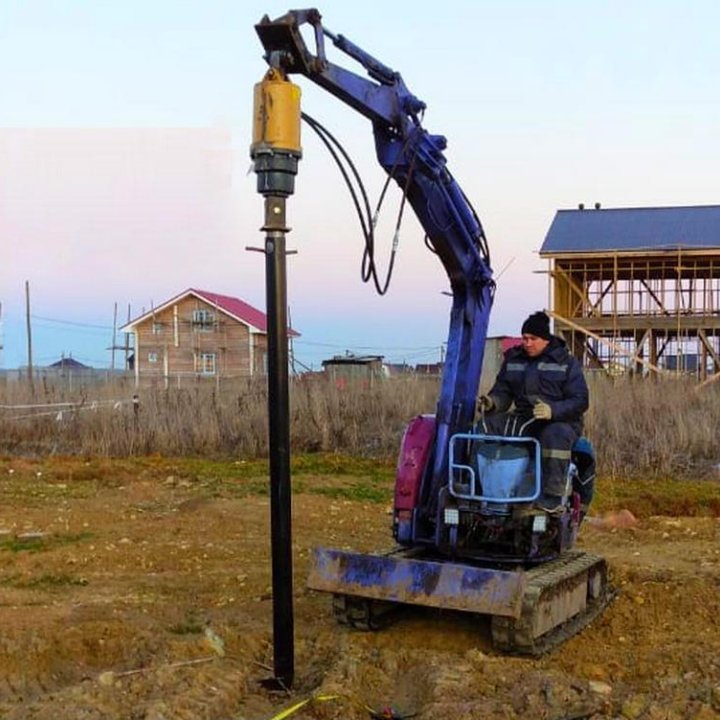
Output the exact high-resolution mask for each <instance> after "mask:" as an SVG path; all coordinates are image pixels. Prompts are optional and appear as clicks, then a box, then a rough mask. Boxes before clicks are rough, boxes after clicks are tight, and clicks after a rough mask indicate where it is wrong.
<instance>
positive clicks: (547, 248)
mask: <svg viewBox="0 0 720 720" xmlns="http://www.w3.org/2000/svg"><path fill="white" fill-rule="evenodd" d="M540 256H541V257H542V258H545V259H546V260H547V261H548V272H549V277H550V310H551V314H552V316H553V317H554V319H555V331H556V332H557V333H558V334H561V335H563V336H564V337H565V338H566V340H567V341H568V343H569V345H570V347H571V348H572V350H573V353H574V354H575V355H576V357H578V358H580V359H582V360H583V362H584V364H585V365H586V366H587V367H596V368H604V369H607V370H617V368H620V369H621V370H633V371H646V370H648V369H651V370H661V369H673V370H677V369H680V368H688V367H692V368H695V372H696V373H697V374H698V376H700V377H701V378H702V377H705V376H706V375H707V373H708V372H710V371H712V372H718V371H720V205H702V206H684V207H644V208H610V209H603V208H600V207H597V206H596V209H594V210H587V209H584V208H582V207H580V208H578V209H577V210H559V211H557V213H556V215H555V218H554V219H553V222H552V224H551V225H550V228H549V230H548V232H547V235H546V237H545V241H544V243H543V245H542V247H541V249H540ZM692 355H696V356H697V358H698V360H697V361H696V362H693V363H688V362H684V361H683V360H682V358H683V357H684V356H692Z"/></svg>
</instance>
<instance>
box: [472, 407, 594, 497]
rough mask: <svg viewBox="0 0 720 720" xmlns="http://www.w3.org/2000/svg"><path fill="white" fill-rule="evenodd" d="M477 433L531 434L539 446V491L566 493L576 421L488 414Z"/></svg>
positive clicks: (512, 435)
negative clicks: (540, 478)
mask: <svg viewBox="0 0 720 720" xmlns="http://www.w3.org/2000/svg"><path fill="white" fill-rule="evenodd" d="M477 430H478V432H482V433H486V434H488V435H501V436H504V437H520V436H522V437H534V438H535V439H536V440H537V441H538V442H539V443H540V448H541V458H540V459H541V469H542V491H543V493H545V494H546V495H556V496H561V495H565V489H566V488H565V484H566V481H567V470H568V464H569V463H570V451H571V450H572V446H573V445H574V444H575V442H576V440H577V439H578V438H579V437H580V434H581V430H582V429H581V427H580V426H579V424H577V423H566V422H554V421H552V420H535V419H534V418H523V417H520V416H519V415H515V414H514V413H490V414H489V415H486V416H485V420H484V424H483V421H482V420H481V421H480V422H479V423H478V425H477Z"/></svg>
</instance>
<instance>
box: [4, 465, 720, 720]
mask: <svg viewBox="0 0 720 720" xmlns="http://www.w3.org/2000/svg"><path fill="white" fill-rule="evenodd" d="M218 467H219V466H213V465H212V464H204V465H203V464H192V463H185V462H181V461H176V462H173V461H170V460H165V459H160V458H155V459H152V458H150V459H146V460H143V461H135V462H130V461H112V460H98V459H61V458H56V459H45V460H28V459H22V460H21V459H17V458H4V459H2V460H0V503H1V504H0V533H1V535H0V627H1V628H2V632H1V633H0V718H3V719H4V720H100V719H105V718H107V719H113V720H130V719H133V720H140V719H141V718H142V719H144V720H170V719H171V718H182V719H183V720H185V719H187V720H191V719H192V720H205V719H207V720H225V719H228V720H229V719H240V718H246V719H248V720H261V719H264V718H268V719H269V718H273V717H275V716H276V715H278V714H279V713H281V712H282V711H283V710H285V709H288V708H291V707H292V706H293V705H295V704H296V703H299V702H301V701H304V700H308V701H309V702H308V703H307V704H305V705H303V706H302V707H300V708H299V709H297V710H296V711H295V712H294V713H293V714H292V715H290V717H295V718H337V719H339V718H349V719H353V718H368V717H370V716H371V710H374V711H375V712H376V713H378V715H379V716H380V717H383V716H385V717H395V718H400V717H406V716H410V715H415V717H417V718H418V719H419V720H430V719H431V718H432V719H436V718H453V719H455V720H462V719H469V718H478V719H480V718H483V719H486V720H494V719H496V718H497V719H500V718H528V719H535V718H549V719H552V720H571V719H572V720H579V719H580V718H593V719H599V718H637V719H639V720H640V719H642V720H685V719H688V718H696V719H698V720H708V719H709V718H717V717H720V622H719V621H718V618H720V542H719V540H720V519H718V517H716V515H717V512H716V509H717V504H715V505H712V506H711V507H709V508H708V507H705V508H702V507H693V504H692V502H690V501H688V499H687V498H685V500H684V504H682V506H681V507H680V506H678V507H680V509H681V510H682V514H679V515H675V514H673V513H670V512H666V513H664V514H663V513H661V514H653V511H652V510H649V511H647V512H645V511H643V509H642V508H643V507H645V506H644V505H639V506H638V507H635V508H634V510H633V508H630V510H628V508H627V507H621V506H614V507H613V502H612V498H610V500H608V498H607V495H606V497H605V501H604V502H605V504H604V506H602V505H601V507H603V508H604V509H603V511H602V512H598V511H596V512H595V514H594V516H593V517H592V518H591V521H590V522H589V523H587V524H586V525H585V526H584V528H583V531H582V533H581V538H580V543H579V544H580V547H581V548H584V549H587V550H589V551H591V552H593V553H596V554H599V555H602V556H604V557H605V558H607V560H608V562H609V565H610V568H611V573H612V578H613V582H614V584H615V585H616V586H617V587H618V589H619V591H620V592H619V594H618V597H617V599H616V600H615V601H614V602H613V603H612V604H611V605H610V607H608V609H607V610H606V612H605V613H604V614H603V615H602V616H601V617H600V618H599V619H598V620H596V621H595V622H594V623H593V624H592V625H591V626H590V627H589V628H587V629H586V630H585V631H583V632H582V634H580V635H579V636H576V637H574V638H573V639H571V640H569V641H568V642H567V643H566V644H565V645H563V646H562V647H561V648H560V649H558V650H556V651H555V652H554V653H552V654H550V655H547V656H544V657H541V658H538V659H528V658H518V657H504V656H502V655H499V654H497V653H495V652H494V651H493V649H492V647H491V644H490V633H489V623H488V620H487V618H478V617H474V616H471V615H468V614H461V613H454V612H440V611H436V610H429V609H427V610H425V609H412V610H408V611H407V612H406V613H403V614H401V616H400V617H399V618H398V619H397V622H396V623H395V624H393V625H391V626H390V627H388V628H386V629H384V630H383V631H381V632H376V633H362V632H358V631H353V630H351V629H348V628H346V627H343V626H339V625H337V624H336V622H335V620H334V618H333V614H332V610H331V601H330V598H329V597H328V596H326V595H323V594H319V593H315V592H312V591H308V590H307V589H306V588H305V579H306V576H307V569H308V561H309V556H310V553H311V548H312V547H313V546H316V545H324V546H332V547H340V548H348V549H357V550H361V551H370V550H372V551H377V550H383V549H388V548H389V547H392V540H391V537H390V529H389V528H390V519H391V517H390V497H391V491H392V479H391V475H392V471H391V469H388V468H387V467H385V468H383V471H382V472H380V473H378V474H372V473H370V474H367V475H364V474H363V473H364V472H365V471H364V470H363V471H361V472H360V473H359V474H352V473H349V472H348V470H347V468H340V467H338V469H337V472H323V471H317V469H315V470H308V469H307V468H306V469H304V470H303V469H302V468H299V469H296V472H295V474H294V482H295V492H294V497H293V551H294V563H295V565H294V572H295V584H294V610H295V613H294V621H295V682H294V684H293V687H292V689H288V690H287V691H269V690H266V689H265V688H264V687H263V685H262V684H261V681H262V680H263V679H265V678H268V677H270V676H272V667H273V644H272V595H271V575H270V537H269V498H268V496H267V493H266V488H267V477H266V475H265V474H264V473H263V471H262V470H261V469H258V470H255V469H254V468H253V467H251V466H246V464H244V463H226V464H225V466H224V468H225V469H224V470H223V471H222V472H221V471H220V470H219V469H218ZM233 467H235V468H236V469H237V472H236V473H235V472H234V471H233ZM706 482H707V483H709V485H707V486H706V487H705V490H703V493H704V495H703V496H704V497H707V493H710V496H715V497H718V496H720V485H718V484H717V483H716V482H715V481H712V480H708V481H706ZM673 492H676V491H675V490H673ZM600 493H601V495H602V493H603V490H602V481H601V488H600ZM676 495H677V496H678V497H681V496H682V492H676ZM383 498H384V499H383ZM624 505H626V506H627V503H624ZM650 507H651V508H652V507H654V506H652V505H650Z"/></svg>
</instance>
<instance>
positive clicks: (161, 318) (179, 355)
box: [120, 288, 297, 384]
mask: <svg viewBox="0 0 720 720" xmlns="http://www.w3.org/2000/svg"><path fill="white" fill-rule="evenodd" d="M120 330H121V331H122V332H126V333H130V334H131V335H132V336H133V338H134V343H133V345H134V351H133V370H134V372H135V379H136V381H137V382H138V383H140V382H141V381H147V380H150V381H158V380H163V381H164V382H165V383H166V384H168V383H169V382H170V381H172V382H173V383H175V384H181V381H182V379H183V378H184V379H189V378H221V377H224V378H230V377H251V376H253V375H258V374H265V373H266V372H267V317H266V315H265V313H263V312H262V311H260V310H258V309H257V308H254V307H253V306H252V305H248V303H246V302H244V301H243V300H240V299H239V298H236V297H230V296H228V295H220V294H218V293H213V292H207V291H206V290H196V289H192V288H191V289H189V290H185V292H182V293H180V294H179V295H176V296H175V297H173V298H171V299H170V300H168V301H166V302H164V303H162V304H161V305H159V306H158V307H156V308H153V309H152V310H150V311H149V312H146V313H143V314H142V315H141V316H140V317H138V318H135V319H134V320H132V321H131V322H129V323H127V324H126V325H125V326H123V327H122V328H120ZM289 334H290V335H291V336H296V335H297V333H296V332H294V331H292V330H289Z"/></svg>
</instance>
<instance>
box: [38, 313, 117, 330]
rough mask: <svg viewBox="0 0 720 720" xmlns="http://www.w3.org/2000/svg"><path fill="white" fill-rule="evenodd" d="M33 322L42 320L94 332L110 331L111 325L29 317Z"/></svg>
mask: <svg viewBox="0 0 720 720" xmlns="http://www.w3.org/2000/svg"><path fill="white" fill-rule="evenodd" d="M30 317H31V318H32V319H33V320H43V321H45V322H52V323H58V324H59V325H72V326H73V327H85V328H95V329H96V330H112V325H93V324H92V323H82V322H76V321H74V320H59V319H58V318H48V317H41V316H40V315H31V316H30Z"/></svg>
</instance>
